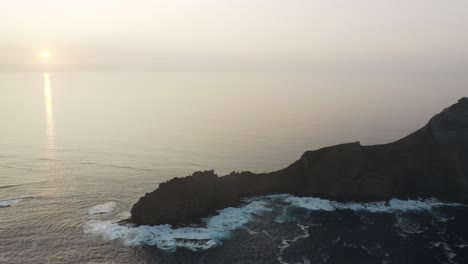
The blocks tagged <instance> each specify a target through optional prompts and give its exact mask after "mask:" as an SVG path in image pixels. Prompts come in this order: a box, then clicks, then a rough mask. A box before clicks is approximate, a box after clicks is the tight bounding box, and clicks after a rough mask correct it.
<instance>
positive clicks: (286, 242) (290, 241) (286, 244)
mask: <svg viewBox="0 0 468 264" xmlns="http://www.w3.org/2000/svg"><path fill="white" fill-rule="evenodd" d="M297 226H299V228H301V230H302V232H304V233H303V234H301V235H298V236H296V237H294V238H293V239H285V240H283V241H281V244H282V245H281V246H279V247H278V248H279V250H280V251H279V255H278V258H277V259H278V262H279V263H281V264H289V263H288V262H286V261H285V260H284V259H283V256H282V255H283V252H284V250H285V249H287V248H288V247H290V246H291V245H292V244H294V243H296V242H297V241H298V240H299V239H306V238H308V237H309V236H310V235H309V230H308V226H304V225H299V224H298V225H297ZM302 258H303V261H304V262H302V264H310V261H309V260H308V259H306V258H305V257H304V256H302Z"/></svg>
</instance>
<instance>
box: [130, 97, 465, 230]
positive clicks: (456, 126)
mask: <svg viewBox="0 0 468 264" xmlns="http://www.w3.org/2000/svg"><path fill="white" fill-rule="evenodd" d="M272 193H290V194H294V195H299V196H316V197H323V198H328V199H334V200H338V201H350V200H354V201H375V200H385V199H390V198H392V197H399V198H427V197H436V198H439V199H442V200H447V201H455V202H461V203H468V98H462V99H460V100H459V101H458V103H457V104H455V105H453V106H451V107H449V108H447V109H445V110H444V111H442V112H441V113H440V114H438V115H436V116H434V117H433V118H432V119H431V120H430V121H429V123H428V124H427V125H426V126H424V127H423V128H421V129H420V130H418V131H416V132H414V133H413V134H411V135H409V136H407V137H405V138H403V139H401V140H398V141H396V142H393V143H390V144H384V145H375V146H361V145H360V144H359V142H355V143H348V144H341V145H337V146H332V147H327V148H323V149H319V150H315V151H307V152H306V153H304V154H303V155H302V157H301V158H300V159H299V160H298V161H296V162H295V163H293V164H291V165H290V166H289V167H287V168H285V169H282V170H279V171H275V172H271V173H260V174H255V173H252V172H241V173H235V172H233V173H231V174H229V175H226V176H223V177H218V176H217V175H216V174H215V173H214V172H213V171H205V172H195V173H194V174H193V175H192V176H188V177H184V178H175V179H172V180H170V181H168V182H165V183H162V184H160V185H159V188H158V189H157V190H155V191H153V192H151V193H147V194H146V195H145V196H144V197H142V198H140V200H139V201H138V202H137V203H136V204H135V205H134V206H133V208H132V211H131V213H132V217H131V221H132V222H134V223H136V224H148V225H156V224H166V223H168V224H187V223H192V222H197V221H199V220H200V218H202V217H205V216H208V215H209V214H211V213H213V212H214V211H215V210H218V209H221V208H224V207H227V206H234V205H236V204H238V203H239V202H240V200H241V199H242V198H244V197H251V196H260V195H267V194H272Z"/></svg>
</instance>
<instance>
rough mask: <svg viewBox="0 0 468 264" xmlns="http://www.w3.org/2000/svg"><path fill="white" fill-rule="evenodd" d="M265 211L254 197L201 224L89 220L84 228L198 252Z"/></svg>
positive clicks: (264, 204)
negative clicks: (182, 225)
mask: <svg viewBox="0 0 468 264" xmlns="http://www.w3.org/2000/svg"><path fill="white" fill-rule="evenodd" d="M267 211H271V209H270V208H269V207H268V203H267V202H265V201H258V200H256V201H252V202H250V203H248V204H247V205H245V206H243V207H239V208H233V207H229V208H225V209H223V210H220V211H218V215H216V216H213V217H211V218H207V219H205V222H206V226H204V227H180V228H174V227H172V226H171V225H158V226H138V227H129V226H123V225H119V224H116V223H114V222H112V221H97V220H91V221H89V222H88V223H87V225H86V227H85V230H84V231H85V233H88V234H94V235H99V236H101V237H103V238H104V239H108V240H114V239H121V240H122V241H123V242H124V243H125V244H127V245H142V244H147V245H155V246H157V247H159V248H160V249H163V250H166V251H174V250H176V249H177V248H178V247H182V248H187V249H190V250H193V251H198V250H206V249H209V248H212V247H215V246H218V245H221V244H222V241H223V240H225V239H229V238H230V236H231V235H232V231H234V230H236V229H239V228H241V227H243V226H244V225H245V224H247V223H248V222H250V221H252V220H253V218H254V217H255V216H257V215H261V214H262V213H264V212H267Z"/></svg>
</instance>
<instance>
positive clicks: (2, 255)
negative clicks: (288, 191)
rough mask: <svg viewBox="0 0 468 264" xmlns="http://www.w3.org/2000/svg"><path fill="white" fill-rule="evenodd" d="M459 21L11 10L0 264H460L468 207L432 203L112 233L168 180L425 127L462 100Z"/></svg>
mask: <svg viewBox="0 0 468 264" xmlns="http://www.w3.org/2000/svg"><path fill="white" fill-rule="evenodd" d="M466 10H468V1H465V0H451V1H437V0H412V1H406V0H393V1H377V0H355V1H341V0H314V1H310V0H295V1H283V0H236V1H228V0H216V1H214V0H197V1H191V0H190V1H187V0H170V1H166V0H152V1H148V0H132V1H127V0H100V1H95V0H80V1H64V0H42V1H28V0H15V1H2V2H0V17H1V18H2V23H0V32H1V33H2V35H1V39H0V124H2V127H1V130H0V263H73V262H74V263H86V262H91V263H114V262H116V263H142V262H148V263H164V264H172V263H197V262H199V263H216V264H218V263H219V261H220V260H223V261H225V263H243V264H246V263H256V264H257V263H259V261H263V263H268V264H270V263H274V262H277V263H283V264H285V263H327V261H328V260H330V261H331V262H333V261H334V263H349V261H350V260H351V262H353V261H352V260H356V261H355V262H357V261H359V263H362V264H364V263H376V260H378V262H379V263H382V262H383V263H401V258H400V257H401V256H403V257H407V259H406V260H417V261H421V263H424V264H427V263H440V262H443V263H464V262H463V261H461V260H465V259H468V251H467V249H468V245H467V243H466V242H464V241H468V234H467V233H466V231H465V230H466V228H464V226H465V224H464V223H466V221H468V220H466V216H467V215H468V214H467V213H466V208H461V209H460V208H459V207H455V208H452V207H450V206H449V207H450V208H448V209H447V208H445V207H444V206H445V205H442V207H443V209H440V208H439V207H440V204H438V202H434V201H432V202H428V203H427V204H426V203H425V202H420V201H394V202H393V203H392V206H390V207H389V206H388V205H386V204H377V205H376V204H373V205H371V206H370V208H373V209H375V208H376V207H377V210H376V211H377V213H375V210H374V211H372V210H367V209H366V210H367V211H365V210H364V211H365V212H362V211H360V210H354V209H349V208H369V205H366V204H364V205H362V204H360V205H357V206H356V205H355V204H351V205H346V204H334V203H333V202H331V201H324V200H320V199H319V200H314V198H311V199H309V200H307V199H303V198H297V197H288V196H281V195H280V196H272V197H263V198H258V199H259V200H249V201H245V204H243V205H242V206H241V207H239V208H228V209H226V210H223V211H220V212H219V214H218V215H215V216H212V217H211V218H209V219H207V221H208V222H207V223H206V224H207V226H206V228H205V227H204V226H197V227H193V229H180V228H175V227H174V228H173V227H168V226H156V227H151V228H147V229H146V228H145V227H138V228H137V227H132V228H131V227H126V226H122V225H117V224H115V223H116V222H117V221H119V220H122V219H125V218H128V216H129V211H130V209H131V206H132V205H133V204H134V203H135V202H136V201H137V200H138V198H139V197H140V196H142V195H144V194H145V193H146V192H150V191H153V190H154V189H155V188H157V186H158V184H159V183H161V182H163V181H166V180H169V179H171V178H173V177H180V176H186V175H190V174H191V173H192V172H193V171H197V170H208V169H214V170H215V172H217V173H218V174H219V175H224V174H227V173H229V172H231V171H234V170H235V171H246V170H250V171H254V172H268V171H273V170H277V169H281V168H284V167H285V166H287V165H289V164H291V162H293V161H295V160H297V159H298V158H299V157H300V155H301V154H302V153H303V152H304V151H307V150H314V149H318V148H321V147H326V146H330V145H334V144H339V143H346V142H353V141H360V142H361V143H362V144H363V145H368V144H380V143H388V142H392V141H394V140H397V139H399V138H401V137H403V136H405V135H407V134H409V133H411V132H413V131H415V130H417V129H419V128H420V127H422V126H423V125H425V124H426V122H427V121H428V120H429V118H430V117H432V116H433V115H434V114H436V113H439V112H440V111H442V109H443V108H445V107H448V106H449V105H451V104H454V103H455V102H456V101H457V100H458V99H460V98H461V97H464V96H465V97H466V96H468V71H467V69H468V31H467V28H468V16H466ZM402 205H403V206H402ZM405 206H406V208H410V209H408V210H406V209H405V210H406V211H405V210H403V211H404V212H403V211H402V210H401V208H402V207H405ZM311 208H312V209H311ZM317 208H318V209H317ZM324 208H325V210H323V209H324ZM330 208H333V209H335V211H333V210H332V211H330V210H329V209H330ZM382 208H383V209H382ZM395 208H396V209H395ZM421 208H422V209H421ZM439 209H440V210H439ZM353 210H354V211H353ZM324 211H325V212H324ZM408 211H409V213H408ZM389 212H390V213H389ZM395 212H396V213H395ZM407 213H408V214H407ZM455 216H457V217H456V218H455ZM452 220H453V221H452ZM350 230H351V231H350ZM363 230H364V231H363ZM349 231H350V232H351V234H348V237H344V236H343V235H342V234H346V232H349ZM361 231H362V232H363V233H360V232H361ZM415 234H419V235H420V236H418V235H415ZM362 238H365V239H367V241H360V239H362ZM382 238H386V239H382ZM377 240H378V241H379V242H382V243H381V244H377V245H376V244H375V243H374V241H377ZM324 243H329V244H328V245H327V247H324V246H323V245H324ZM330 243H331V244H330ZM366 243H367V244H366ZM221 245H222V246H221ZM202 249H203V250H202ZM311 249H313V250H311ZM174 251H175V252H174ZM336 252H340V254H336ZM342 252H345V253H346V252H348V253H347V254H348V255H346V254H344V253H343V254H341V253H342ZM353 257H354V259H353ZM340 258H341V259H340ZM308 261H309V262H308ZM314 261H315V262H314ZM366 261H367V262H366ZM410 262H411V261H410ZM465 262H466V261H465ZM414 263H416V262H412V264H414Z"/></svg>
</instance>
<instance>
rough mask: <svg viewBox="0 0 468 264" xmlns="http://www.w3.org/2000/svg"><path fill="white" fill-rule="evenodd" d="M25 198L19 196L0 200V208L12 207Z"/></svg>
mask: <svg viewBox="0 0 468 264" xmlns="http://www.w3.org/2000/svg"><path fill="white" fill-rule="evenodd" d="M23 200H24V198H17V199H9V200H0V208H4V207H10V206H12V205H15V204H17V203H19V202H21V201H23Z"/></svg>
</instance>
